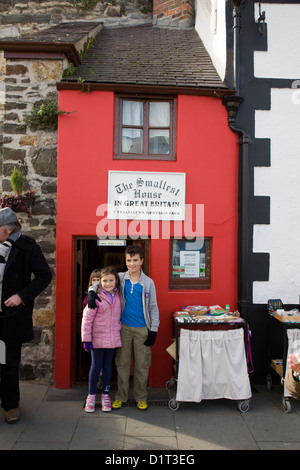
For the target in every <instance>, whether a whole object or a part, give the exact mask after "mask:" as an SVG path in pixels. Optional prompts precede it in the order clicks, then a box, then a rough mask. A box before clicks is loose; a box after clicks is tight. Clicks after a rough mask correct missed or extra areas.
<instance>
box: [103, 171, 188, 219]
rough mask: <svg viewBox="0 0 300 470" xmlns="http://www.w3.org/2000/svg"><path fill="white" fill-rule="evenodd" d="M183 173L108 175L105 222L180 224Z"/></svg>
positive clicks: (183, 192)
mask: <svg viewBox="0 0 300 470" xmlns="http://www.w3.org/2000/svg"><path fill="white" fill-rule="evenodd" d="M184 209H185V173H158V172H139V171H109V172H108V215H107V218H108V219H127V220H130V219H139V220H184Z"/></svg>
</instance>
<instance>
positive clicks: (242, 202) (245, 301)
mask: <svg viewBox="0 0 300 470" xmlns="http://www.w3.org/2000/svg"><path fill="white" fill-rule="evenodd" d="M230 3H231V5H232V6H233V23H234V24H233V28H234V45H233V47H234V64H233V72H234V78H233V80H234V88H235V91H236V95H235V96H224V98H223V100H222V102H223V105H224V106H225V107H226V110H227V113H228V125H229V127H230V129H231V130H232V131H233V132H235V133H236V134H237V135H238V136H239V140H238V143H239V162H240V181H239V188H240V191H239V211H240V220H239V254H238V267H239V269H238V272H239V276H240V279H239V281H240V282H239V292H238V309H239V312H240V314H241V316H242V318H244V319H245V320H246V321H247V319H248V308H249V304H250V289H249V279H248V254H249V248H250V247H249V206H248V204H249V166H248V155H249V144H250V143H251V140H250V138H249V136H248V134H247V132H246V131H245V130H244V129H242V128H239V127H237V126H236V117H237V113H238V111H239V108H240V105H241V104H242V103H243V101H244V98H242V97H241V96H239V94H240V27H241V26H240V17H241V14H240V6H241V4H242V3H243V0H241V1H239V0H230Z"/></svg>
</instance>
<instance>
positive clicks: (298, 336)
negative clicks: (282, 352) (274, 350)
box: [283, 328, 300, 397]
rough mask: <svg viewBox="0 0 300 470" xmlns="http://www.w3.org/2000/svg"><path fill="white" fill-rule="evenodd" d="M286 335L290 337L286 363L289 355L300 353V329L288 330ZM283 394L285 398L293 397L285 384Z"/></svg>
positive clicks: (287, 366)
mask: <svg viewBox="0 0 300 470" xmlns="http://www.w3.org/2000/svg"><path fill="white" fill-rule="evenodd" d="M286 334H287V337H288V348H287V356H286V361H287V359H288V356H289V354H295V353H296V352H300V329H299V328H287V330H286ZM288 368H289V365H288V362H286V368H285V369H286V370H288ZM283 390H284V392H283V394H284V396H285V397H290V396H291V395H290V394H289V393H288V391H287V389H286V388H285V385H284V383H283Z"/></svg>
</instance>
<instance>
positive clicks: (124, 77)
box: [0, 21, 234, 94]
mask: <svg viewBox="0 0 300 470" xmlns="http://www.w3.org/2000/svg"><path fill="white" fill-rule="evenodd" d="M101 28H102V29H101ZM99 31H100V33H99ZM88 37H89V38H94V37H95V39H94V43H93V45H92V47H90V49H89V50H88V52H87V54H86V56H85V57H84V58H83V59H82V58H81V57H80V51H81V50H82V48H83V44H84V41H86V40H87V38H88ZM1 49H3V50H4V51H5V54H6V56H5V57H11V58H16V57H17V58H20V57H27V56H28V57H35V56H37V55H39V54H44V57H45V58H47V57H48V58H49V57H50V56H51V54H52V57H53V54H56V55H58V54H64V55H65V56H67V57H68V59H69V61H70V62H73V64H74V65H75V66H76V71H75V74H74V75H72V76H69V77H67V78H65V79H63V80H62V81H61V82H60V83H59V84H58V88H59V89H61V87H63V88H65V87H77V86H81V85H79V84H80V83H82V81H84V82H85V83H87V84H91V85H92V86H96V87H106V89H108V88H107V87H110V88H111V89H112V88H113V89H114V88H115V87H116V86H118V87H119V88H120V87H123V89H124V87H126V86H127V87H131V89H132V88H133V87H137V86H139V88H141V87H145V88H147V87H148V88H149V87H160V88H162V89H166V88H168V90H172V89H174V88H175V89H176V88H178V87H184V89H185V90H191V92H192V93H193V92H194V91H197V92H199V90H200V91H201V90H202V91H203V92H204V93H206V91H205V90H209V93H214V90H218V91H219V92H220V94H224V93H229V94H231V93H234V90H228V88H227V86H226V85H225V84H224V82H223V81H222V80H221V79H220V77H219V76H218V73H217V71H216V69H215V68H214V65H213V63H212V61H211V58H210V56H209V54H208V52H207V51H206V49H205V47H204V45H203V43H202V41H201V39H200V37H199V35H198V33H197V32H196V30H195V29H194V28H189V29H180V28H167V27H159V26H156V25H153V24H143V25H139V26H126V27H120V26H119V27H107V26H104V27H103V23H102V22H92V21H90V22H84V21H78V22H69V23H61V24H58V25H55V26H53V27H50V28H48V29H44V30H41V31H39V32H37V33H35V34H33V35H31V36H26V37H23V38H21V39H19V40H11V41H6V40H3V41H1V40H0V50H1ZM26 54H27V55H26ZM30 54H31V55H30ZM34 54H35V55H34ZM47 54H48V55H47ZM79 78H80V80H79Z"/></svg>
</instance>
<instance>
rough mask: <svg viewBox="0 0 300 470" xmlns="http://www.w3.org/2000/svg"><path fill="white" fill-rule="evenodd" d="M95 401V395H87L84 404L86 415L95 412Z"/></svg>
mask: <svg viewBox="0 0 300 470" xmlns="http://www.w3.org/2000/svg"><path fill="white" fill-rule="evenodd" d="M95 401H96V395H90V394H89V395H88V396H87V399H86V402H85V408H84V411H86V412H87V413H93V412H94V411H95Z"/></svg>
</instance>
